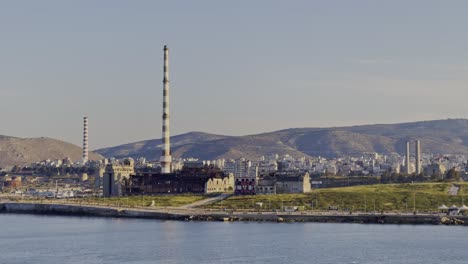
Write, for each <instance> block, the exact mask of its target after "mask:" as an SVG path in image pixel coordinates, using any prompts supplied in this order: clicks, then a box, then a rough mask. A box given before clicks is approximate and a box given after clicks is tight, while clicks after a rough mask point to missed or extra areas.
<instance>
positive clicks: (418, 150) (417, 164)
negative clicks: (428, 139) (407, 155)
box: [416, 140, 422, 175]
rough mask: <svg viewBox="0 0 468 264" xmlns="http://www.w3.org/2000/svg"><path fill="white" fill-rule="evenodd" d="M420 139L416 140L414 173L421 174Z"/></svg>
mask: <svg viewBox="0 0 468 264" xmlns="http://www.w3.org/2000/svg"><path fill="white" fill-rule="evenodd" d="M421 172H422V170H421V141H419V140H416V174H417V175H419V174H421Z"/></svg>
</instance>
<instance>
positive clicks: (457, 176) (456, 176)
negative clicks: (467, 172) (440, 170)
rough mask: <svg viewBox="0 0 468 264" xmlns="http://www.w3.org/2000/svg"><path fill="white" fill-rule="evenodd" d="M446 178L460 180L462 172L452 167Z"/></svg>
mask: <svg viewBox="0 0 468 264" xmlns="http://www.w3.org/2000/svg"><path fill="white" fill-rule="evenodd" d="M445 178H446V179H447V180H449V181H458V180H460V172H459V171H457V170H455V168H451V169H450V170H448V171H447V174H446V175H445Z"/></svg>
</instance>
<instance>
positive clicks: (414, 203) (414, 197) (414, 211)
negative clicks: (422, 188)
mask: <svg viewBox="0 0 468 264" xmlns="http://www.w3.org/2000/svg"><path fill="white" fill-rule="evenodd" d="M413 213H414V214H416V192H414V193H413Z"/></svg>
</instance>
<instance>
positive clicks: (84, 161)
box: [82, 116, 88, 164]
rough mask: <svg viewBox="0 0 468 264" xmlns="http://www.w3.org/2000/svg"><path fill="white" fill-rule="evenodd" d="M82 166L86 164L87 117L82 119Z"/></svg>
mask: <svg viewBox="0 0 468 264" xmlns="http://www.w3.org/2000/svg"><path fill="white" fill-rule="evenodd" d="M82 161H83V164H86V163H87V162H88V117H86V116H85V117H83V159H82Z"/></svg>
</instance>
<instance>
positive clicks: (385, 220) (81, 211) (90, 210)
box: [0, 203, 468, 225]
mask: <svg viewBox="0 0 468 264" xmlns="http://www.w3.org/2000/svg"><path fill="white" fill-rule="evenodd" d="M0 213H19V214H42V215H74V216H95V217H120V218H147V219H160V220H181V221H183V220H185V221H191V220H194V221H266V222H318V223H375V224H432V225H437V224H440V223H441V217H440V216H438V215H397V214H375V215H374V214H352V215H350V214H347V215H344V214H313V213H312V214H301V213H292V214H288V213H271V212H270V213H260V212H255V213H228V212H220V211H217V212H208V211H200V210H195V211H194V210H172V211H171V210H167V209H160V210H144V209H119V208H110V207H98V206H80V205H64V204H34V203H3V204H0ZM448 219H449V220H453V221H452V224H455V222H456V224H458V225H468V217H463V216H457V217H456V220H455V219H454V218H448ZM448 224H450V222H448Z"/></svg>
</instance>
